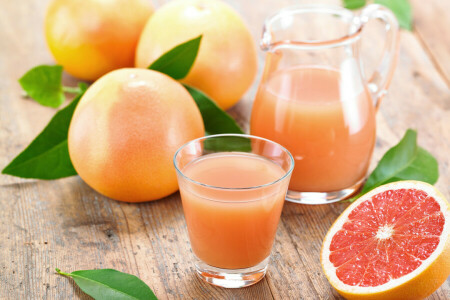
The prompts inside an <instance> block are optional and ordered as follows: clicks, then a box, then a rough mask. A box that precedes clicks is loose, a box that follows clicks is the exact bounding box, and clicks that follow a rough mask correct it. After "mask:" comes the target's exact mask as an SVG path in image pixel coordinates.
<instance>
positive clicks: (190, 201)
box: [174, 134, 294, 288]
mask: <svg viewBox="0 0 450 300" xmlns="http://www.w3.org/2000/svg"><path fill="white" fill-rule="evenodd" d="M174 164H175V168H176V171H177V176H178V184H179V188H180V194H181V199H182V203H183V210H184V215H185V218H186V223H187V229H188V232H189V239H190V242H191V246H192V250H193V253H194V256H195V259H196V260H195V269H196V274H197V275H198V276H199V277H200V278H201V279H203V280H205V281H206V282H208V283H211V284H214V285H217V286H221V287H227V288H239V287H245V286H249V285H252V284H254V283H256V282H258V281H259V280H261V279H262V278H263V277H264V275H265V273H266V270H267V266H268V262H269V257H270V252H271V249H272V245H273V242H274V239H275V233H276V230H277V225H278V221H279V219H280V214H281V210H282V208H283V203H284V199H285V196H286V192H287V189H288V185H289V179H290V177H291V173H292V170H293V167H294V160H293V158H292V156H291V154H290V153H289V151H287V150H286V149H285V148H284V147H282V146H280V145H279V144H277V143H274V142H272V141H269V140H267V139H264V138H259V137H255V136H250V135H240V134H223V135H211V136H207V137H202V138H199V139H196V140H193V141H191V142H188V143H187V144H185V145H184V146H182V147H181V148H180V149H179V150H178V151H177V152H176V154H175V156H174Z"/></svg>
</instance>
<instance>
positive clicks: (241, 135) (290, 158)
mask: <svg viewBox="0 0 450 300" xmlns="http://www.w3.org/2000/svg"><path fill="white" fill-rule="evenodd" d="M218 137H243V138H250V139H255V140H260V141H265V142H268V143H271V144H273V145H276V146H278V147H280V148H281V149H282V150H283V152H285V153H287V154H288V157H289V161H290V163H291V164H290V166H289V170H287V171H285V170H284V169H283V171H285V173H284V174H283V176H281V177H280V178H278V179H276V180H273V181H271V182H268V183H265V184H261V185H255V186H249V187H241V188H228V187H220V186H215V185H210V184H206V183H202V182H199V181H196V180H194V179H192V178H190V177H188V176H186V175H185V174H184V173H183V172H182V171H181V170H180V168H179V167H178V163H177V161H176V158H177V156H178V154H179V153H180V151H181V150H183V149H184V148H185V147H186V146H188V145H190V144H193V143H196V142H199V141H203V140H207V139H211V138H218ZM225 152H228V153H239V152H241V151H225ZM256 155H259V154H256ZM259 156H262V157H265V156H264V155H259ZM173 164H174V166H175V170H176V171H177V173H178V174H180V175H181V176H182V177H183V178H184V179H186V180H188V181H190V182H192V183H194V184H197V185H200V186H204V187H207V188H211V189H218V190H228V191H246V190H254V189H259V188H264V187H268V186H271V185H274V184H276V183H278V182H280V181H282V180H284V179H285V178H286V177H288V176H290V175H291V173H292V170H293V169H294V164H295V161H294V157H293V156H292V154H291V153H290V152H289V150H288V149H286V148H285V147H283V146H281V145H280V144H278V143H276V142H274V141H271V140H269V139H266V138H263V137H259V136H255V135H251V134H239V133H225V134H213V135H207V136H202V137H199V138H196V139H194V140H191V141H189V142H187V143H185V144H183V145H182V146H181V147H180V148H178V150H177V151H176V152H175V154H174V156H173ZM280 167H281V166H280Z"/></svg>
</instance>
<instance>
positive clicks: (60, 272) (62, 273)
mask: <svg viewBox="0 0 450 300" xmlns="http://www.w3.org/2000/svg"><path fill="white" fill-rule="evenodd" d="M55 271H56V272H58V274H61V275H64V276H70V277H71V276H72V275H71V274H69V273H65V272H62V271H61V270H60V269H58V268H55Z"/></svg>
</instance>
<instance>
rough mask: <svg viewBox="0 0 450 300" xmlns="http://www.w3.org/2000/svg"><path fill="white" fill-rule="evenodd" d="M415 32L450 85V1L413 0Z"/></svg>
mask: <svg viewBox="0 0 450 300" xmlns="http://www.w3.org/2000/svg"><path fill="white" fill-rule="evenodd" d="M411 2H412V6H413V13H414V32H415V33H416V34H417V36H418V37H419V39H420V41H421V42H422V44H423V45H424V48H425V49H426V50H427V52H428V53H429V55H430V57H431V59H432V60H433V63H434V64H435V66H436V68H437V69H438V71H439V72H440V74H441V75H442V76H443V77H444V79H445V81H446V82H447V85H448V86H449V87H450V19H449V18H448V12H449V11H450V1H442V0H428V1H426V2H424V1H420V0H412V1H411Z"/></svg>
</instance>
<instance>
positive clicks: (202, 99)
mask: <svg viewBox="0 0 450 300" xmlns="http://www.w3.org/2000/svg"><path fill="white" fill-rule="evenodd" d="M184 87H185V88H186V89H187V91H188V92H189V94H191V96H192V98H194V100H195V103H196V104H197V106H198V109H199V110H200V113H201V114H202V118H203V123H204V124H205V131H206V133H207V134H219V133H244V131H242V129H241V127H239V125H238V124H237V123H236V121H235V120H234V119H233V118H232V117H231V116H230V115H229V114H227V113H226V112H225V111H223V110H222V109H221V108H220V107H219V106H217V104H216V102H214V101H213V100H212V99H211V98H209V97H208V96H207V95H206V94H205V93H203V92H202V91H200V90H198V89H196V88H194V87H191V86H189V85H187V84H184Z"/></svg>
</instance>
